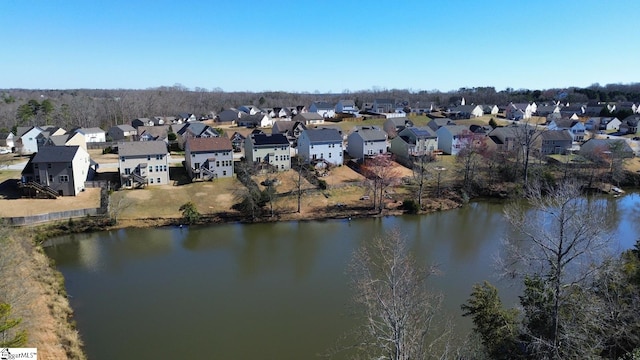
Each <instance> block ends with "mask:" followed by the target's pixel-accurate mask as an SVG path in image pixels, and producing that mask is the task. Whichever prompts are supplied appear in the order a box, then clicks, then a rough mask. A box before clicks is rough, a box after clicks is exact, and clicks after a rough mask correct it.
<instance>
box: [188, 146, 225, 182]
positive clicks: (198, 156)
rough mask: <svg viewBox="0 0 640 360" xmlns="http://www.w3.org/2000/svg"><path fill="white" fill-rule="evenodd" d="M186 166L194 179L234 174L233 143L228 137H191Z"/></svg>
mask: <svg viewBox="0 0 640 360" xmlns="http://www.w3.org/2000/svg"><path fill="white" fill-rule="evenodd" d="M184 147H185V154H184V166H185V168H186V169H187V172H188V173H189V176H190V177H191V179H192V180H211V179H217V178H221V177H231V176H233V145H232V144H231V141H230V140H229V139H228V138H226V137H201V138H196V137H189V138H187V140H186V142H185V146H184Z"/></svg>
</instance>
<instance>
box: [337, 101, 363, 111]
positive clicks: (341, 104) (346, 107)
mask: <svg viewBox="0 0 640 360" xmlns="http://www.w3.org/2000/svg"><path fill="white" fill-rule="evenodd" d="M358 111H360V109H358V107H357V106H356V103H355V101H353V100H340V101H338V103H337V104H336V113H337V114H351V115H355V114H357V113H358Z"/></svg>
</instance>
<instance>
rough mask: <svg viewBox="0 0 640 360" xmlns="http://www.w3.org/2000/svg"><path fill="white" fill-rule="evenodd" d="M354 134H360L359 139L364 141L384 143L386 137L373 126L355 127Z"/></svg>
mask: <svg viewBox="0 0 640 360" xmlns="http://www.w3.org/2000/svg"><path fill="white" fill-rule="evenodd" d="M354 132H357V133H358V134H360V137H362V139H364V140H366V141H384V140H387V135H386V133H385V132H384V131H382V130H381V129H380V128H379V127H375V126H357V127H356V129H355V130H354Z"/></svg>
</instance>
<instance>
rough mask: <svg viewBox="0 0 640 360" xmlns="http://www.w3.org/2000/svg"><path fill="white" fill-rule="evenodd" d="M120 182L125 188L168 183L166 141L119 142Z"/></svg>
mask: <svg viewBox="0 0 640 360" xmlns="http://www.w3.org/2000/svg"><path fill="white" fill-rule="evenodd" d="M118 156H119V157H118V167H119V172H120V184H121V185H122V187H124V188H136V187H142V186H146V185H168V184H169V183H170V182H169V151H168V150H167V144H166V143H165V142H164V141H134V142H121V143H118Z"/></svg>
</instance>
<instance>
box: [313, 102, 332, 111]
mask: <svg viewBox="0 0 640 360" xmlns="http://www.w3.org/2000/svg"><path fill="white" fill-rule="evenodd" d="M311 105H315V107H316V109H318V110H333V108H334V106H333V105H331V104H329V103H328V102H326V101H314V102H313V104H311Z"/></svg>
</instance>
